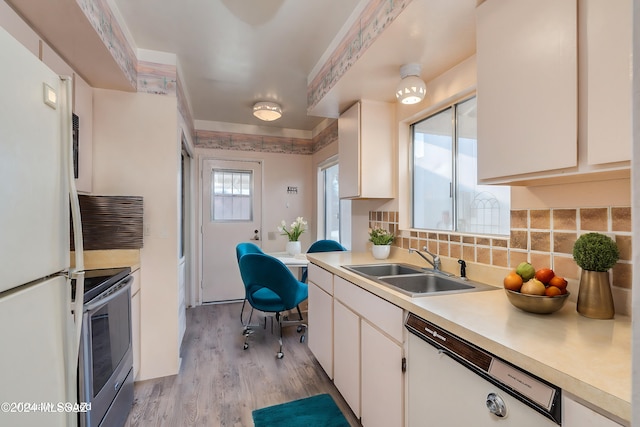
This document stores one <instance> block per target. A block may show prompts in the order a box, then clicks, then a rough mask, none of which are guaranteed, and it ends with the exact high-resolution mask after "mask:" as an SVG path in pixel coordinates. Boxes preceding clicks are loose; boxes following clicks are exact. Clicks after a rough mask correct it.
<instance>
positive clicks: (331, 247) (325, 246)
mask: <svg viewBox="0 0 640 427" xmlns="http://www.w3.org/2000/svg"><path fill="white" fill-rule="evenodd" d="M346 250H347V249H346V248H345V247H344V246H342V245H341V244H340V243H338V242H336V241H335V240H317V241H315V242H313V244H312V245H311V246H309V249H308V250H307V253H308V254H311V253H314V252H335V251H346ZM300 280H301V281H303V282H305V283H307V269H306V268H305V269H304V270H303V271H302V278H301V279H300Z"/></svg>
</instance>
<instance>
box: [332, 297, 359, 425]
mask: <svg viewBox="0 0 640 427" xmlns="http://www.w3.org/2000/svg"><path fill="white" fill-rule="evenodd" d="M333 324H334V326H335V327H334V334H333V357H334V359H333V361H334V363H333V382H334V384H335V385H336V388H337V389H338V391H340V394H341V395H342V397H344V400H346V401H347V403H348V404H349V407H351V410H352V411H353V413H354V414H355V415H356V417H360V416H361V412H360V318H359V317H358V315H357V314H355V313H354V312H352V311H351V310H349V309H348V308H347V307H345V306H344V305H343V304H341V303H340V302H339V301H335V300H334V305H333Z"/></svg>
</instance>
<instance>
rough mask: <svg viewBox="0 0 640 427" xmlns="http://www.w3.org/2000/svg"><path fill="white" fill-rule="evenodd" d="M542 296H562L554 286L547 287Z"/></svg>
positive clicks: (560, 291)
mask: <svg viewBox="0 0 640 427" xmlns="http://www.w3.org/2000/svg"><path fill="white" fill-rule="evenodd" d="M544 294H545V295H546V296H548V297H555V296H558V295H562V290H561V289H560V288H558V287H555V286H547V288H546V289H545V290H544Z"/></svg>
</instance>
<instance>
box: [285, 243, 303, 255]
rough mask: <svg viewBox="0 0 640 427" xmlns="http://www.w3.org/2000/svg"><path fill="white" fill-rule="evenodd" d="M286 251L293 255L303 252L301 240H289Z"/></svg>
mask: <svg viewBox="0 0 640 427" xmlns="http://www.w3.org/2000/svg"><path fill="white" fill-rule="evenodd" d="M286 251H287V253H288V254H289V255H291V256H296V255H300V253H301V252H302V247H301V246H300V241H297V242H287V248H286Z"/></svg>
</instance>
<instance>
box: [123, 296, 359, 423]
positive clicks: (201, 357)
mask: <svg viewBox="0 0 640 427" xmlns="http://www.w3.org/2000/svg"><path fill="white" fill-rule="evenodd" d="M240 306H241V304H240V303H231V304H219V305H203V306H200V307H195V308H190V309H188V310H187V331H186V333H185V337H184V341H183V344H182V353H181V355H182V366H181V369H180V372H179V374H178V375H176V376H171V377H164V378H159V379H154V380H148V381H141V382H138V383H136V384H135V392H134V393H135V396H134V404H133V409H132V410H131V414H130V415H129V419H128V420H127V423H126V426H154V427H155V426H181V427H182V426H221V427H227V426H229V427H231V426H233V427H236V426H237V427H248V426H252V425H253V420H252V418H251V411H253V410H254V409H258V408H263V407H265V406H270V405H275V404H278V403H284V402H288V401H290V400H295V399H300V398H303V397H308V396H313V395H316V394H319V393H329V394H331V395H332V396H333V398H334V400H335V401H336V403H337V404H338V406H339V407H340V409H341V410H342V412H343V414H344V415H345V417H346V418H347V420H348V421H349V423H350V424H351V426H354V427H355V426H359V425H360V424H359V423H358V420H357V419H356V418H355V416H354V415H353V413H352V412H351V411H350V410H349V408H348V407H347V405H346V403H345V401H344V400H343V399H342V397H341V396H340V394H339V393H338V391H337V390H336V388H335V386H334V385H333V383H332V382H331V380H329V378H328V377H327V375H326V374H325V372H324V371H323V370H322V368H321V367H320V365H319V364H318V362H317V361H316V360H315V358H314V357H313V356H312V355H311V352H310V351H309V349H308V347H307V344H306V343H300V341H299V337H300V335H299V334H298V333H297V332H296V328H295V327H288V328H284V334H285V343H284V354H285V355H284V358H283V359H280V360H278V359H276V357H275V355H276V352H277V351H278V329H277V325H274V330H273V335H272V334H271V330H270V327H269V326H268V327H267V329H266V331H265V330H264V329H258V331H257V332H256V333H254V334H253V335H252V336H251V338H250V346H249V348H248V349H247V350H243V349H242V344H243V342H244V337H243V336H242V325H241V324H240ZM254 320H255V317H254ZM312 333H313V331H312V330H310V331H309V332H308V334H312Z"/></svg>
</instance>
